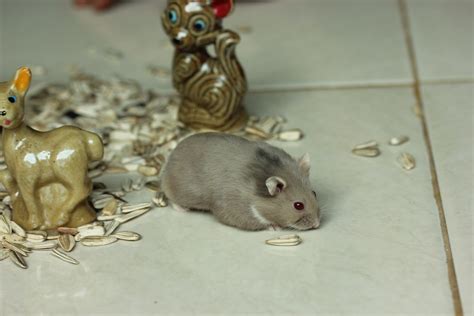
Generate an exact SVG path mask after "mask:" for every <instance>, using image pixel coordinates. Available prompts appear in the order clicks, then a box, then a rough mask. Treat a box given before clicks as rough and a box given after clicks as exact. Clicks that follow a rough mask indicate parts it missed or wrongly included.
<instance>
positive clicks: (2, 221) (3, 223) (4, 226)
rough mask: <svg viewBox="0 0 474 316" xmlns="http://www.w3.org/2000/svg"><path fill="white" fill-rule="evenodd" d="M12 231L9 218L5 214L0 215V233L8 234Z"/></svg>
mask: <svg viewBox="0 0 474 316" xmlns="http://www.w3.org/2000/svg"><path fill="white" fill-rule="evenodd" d="M11 232H12V227H11V225H10V220H9V219H8V218H7V217H6V216H5V214H1V215H0V233H3V234H10V233H11Z"/></svg>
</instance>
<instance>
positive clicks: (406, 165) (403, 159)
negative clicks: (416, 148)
mask: <svg viewBox="0 0 474 316" xmlns="http://www.w3.org/2000/svg"><path fill="white" fill-rule="evenodd" d="M398 162H399V163H400V165H401V166H402V168H403V169H405V170H412V169H413V168H415V166H416V161H415V157H413V155H411V154H409V153H402V154H401V155H400V156H399V157H398Z"/></svg>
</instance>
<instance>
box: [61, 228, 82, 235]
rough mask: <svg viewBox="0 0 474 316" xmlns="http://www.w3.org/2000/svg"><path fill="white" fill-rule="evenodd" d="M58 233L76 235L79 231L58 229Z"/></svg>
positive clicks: (75, 229)
mask: <svg viewBox="0 0 474 316" xmlns="http://www.w3.org/2000/svg"><path fill="white" fill-rule="evenodd" d="M58 232H59V233H61V234H69V235H76V234H77V233H79V230H78V229H77V228H75V227H58Z"/></svg>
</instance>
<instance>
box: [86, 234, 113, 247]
mask: <svg viewBox="0 0 474 316" xmlns="http://www.w3.org/2000/svg"><path fill="white" fill-rule="evenodd" d="M117 240H118V239H117V237H114V236H100V237H98V236H90V237H86V238H84V239H82V240H81V244H82V245H84V246H89V247H93V246H105V245H109V244H112V243H114V242H116V241H117Z"/></svg>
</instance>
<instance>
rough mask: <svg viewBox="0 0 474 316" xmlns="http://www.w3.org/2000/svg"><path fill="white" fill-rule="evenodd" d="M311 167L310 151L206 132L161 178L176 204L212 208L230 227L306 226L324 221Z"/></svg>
mask: <svg viewBox="0 0 474 316" xmlns="http://www.w3.org/2000/svg"><path fill="white" fill-rule="evenodd" d="M309 169H310V165H309V155H308V154H305V155H303V157H301V158H300V159H298V160H295V159H293V158H292V157H291V156H290V155H289V154H287V153H286V152H285V151H283V150H282V149H279V148H277V147H274V146H271V145H269V144H267V143H264V142H254V141H249V140H247V139H245V138H242V137H238V136H233V135H228V134H223V133H202V134H195V135H193V136H190V137H188V138H186V139H184V140H183V141H182V142H181V143H179V145H178V146H177V147H176V149H175V150H174V151H173V152H172V153H171V155H170V157H169V159H168V162H167V164H166V165H165V167H164V169H163V171H162V174H161V183H162V188H163V190H164V192H165V194H166V196H167V197H168V199H169V200H170V201H171V202H172V203H173V204H175V205H176V207H177V208H184V209H190V210H203V211H210V212H212V214H214V215H215V216H216V218H217V219H218V220H219V221H220V222H222V223H224V224H227V225H230V226H234V227H238V228H240V229H245V230H262V229H268V228H270V227H282V228H284V227H285V228H292V229H298V230H306V229H312V228H317V227H318V226H319V223H320V211H319V206H318V202H317V199H316V193H315V192H314V191H313V190H312V188H311V183H310V180H309Z"/></svg>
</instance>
